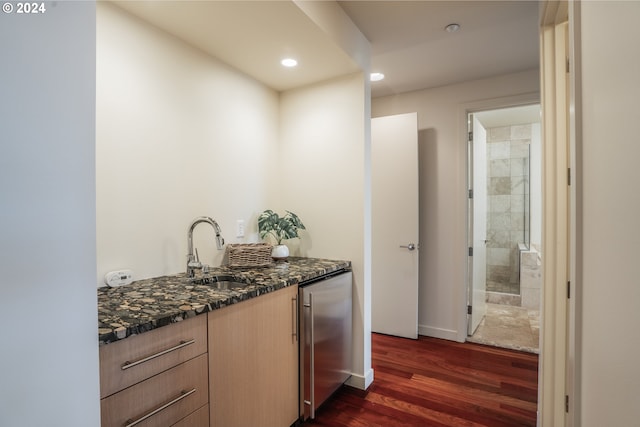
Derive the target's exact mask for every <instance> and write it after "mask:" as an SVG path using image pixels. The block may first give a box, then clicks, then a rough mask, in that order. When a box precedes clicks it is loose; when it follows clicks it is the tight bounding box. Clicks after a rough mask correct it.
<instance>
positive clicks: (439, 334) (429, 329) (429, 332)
mask: <svg viewBox="0 0 640 427" xmlns="http://www.w3.org/2000/svg"><path fill="white" fill-rule="evenodd" d="M418 334H420V335H424V336H427V337H433V338H441V339H443V340H449V341H459V339H458V331H453V330H451V329H441V328H434V327H433V326H426V325H418Z"/></svg>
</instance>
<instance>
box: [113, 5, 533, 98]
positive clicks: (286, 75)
mask: <svg viewBox="0 0 640 427" xmlns="http://www.w3.org/2000/svg"><path fill="white" fill-rule="evenodd" d="M115 3H116V4H117V5H118V6H120V7H121V8H123V9H125V10H127V11H129V12H130V13H132V14H134V15H136V16H138V17H140V18H141V19H143V20H145V21H147V22H150V23H151V24H153V25H155V26H157V27H160V28H162V29H163V30H165V31H167V32H169V33H170V34H173V35H174V36H176V37H178V38H180V39H182V40H184V41H186V42H187V43H189V44H191V45H193V46H195V47H196V48H198V49H201V50H203V51H205V52H207V53H209V54H211V55H212V56H215V57H217V58H219V59H220V60H222V61H223V62H225V63H227V64H229V65H230V66H232V67H234V68H236V69H238V70H240V71H242V72H243V73H245V74H247V75H249V76H251V77H253V78H255V79H256V80H259V81H261V82H263V83H264V84H266V85H268V86H269V87H272V88H273V89H275V90H277V91H284V90H289V89H293V88H295V87H300V86H304V85H308V84H311V83H314V82H318V81H322V80H326V79H330V78H333V77H336V76H339V75H344V74H348V73H352V72H356V71H358V70H359V68H358V66H357V64H356V63H355V62H354V61H352V60H351V58H349V56H348V55H347V54H346V53H344V52H343V51H342V50H341V49H340V48H338V46H337V45H336V44H335V43H334V42H333V41H332V40H331V39H329V38H328V37H327V36H326V34H324V33H323V31H322V30H321V29H320V28H319V27H318V26H317V25H316V24H315V23H314V22H312V21H311V19H309V17H307V16H306V15H305V13H304V12H302V10H301V9H300V8H299V7H298V6H297V5H296V4H295V3H293V2H290V1H264V0H263V1H244V0H236V1H158V0H153V1H152V0H146V1H118V2H115ZM338 4H339V5H340V6H341V7H342V9H343V10H344V11H345V13H346V14H347V15H348V16H349V17H350V18H351V20H352V21H353V22H354V23H355V24H356V25H357V26H358V28H359V29H360V31H361V32H362V33H363V34H364V36H365V37H366V38H367V39H368V40H369V41H370V43H371V48H372V58H371V65H372V71H379V72H382V73H384V74H385V76H386V78H385V79H384V80H383V81H381V82H374V83H372V86H371V92H372V96H373V97H379V96H385V95H393V94H398V93H402V92H408V91H413V90H418V89H426V88H432V87H438V86H443V85H448V84H453V83H458V82H462V81H467V80H474V79H479V78H485V77H491V76H496V75H501V74H507V73H512V72H517V71H523V70H528V69H532V68H537V67H538V3H537V2H535V1H524V0H515V1H506V0H502V1H484V0H475V1H458V0H449V1H428V0H425V1H356V0H353V1H339V2H338ZM453 22H455V23H457V24H459V25H460V26H461V28H460V30H459V31H457V32H455V33H448V32H446V31H445V30H444V27H445V26H446V25H447V24H450V23H453ZM287 56H293V57H296V59H298V62H299V65H298V67H296V68H294V69H287V68H283V67H282V66H281V65H280V63H279V62H280V60H281V59H282V58H284V57H287Z"/></svg>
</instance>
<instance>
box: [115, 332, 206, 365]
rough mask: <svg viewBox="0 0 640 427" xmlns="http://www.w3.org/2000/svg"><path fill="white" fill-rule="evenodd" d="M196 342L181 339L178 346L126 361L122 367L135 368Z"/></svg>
mask: <svg viewBox="0 0 640 427" xmlns="http://www.w3.org/2000/svg"><path fill="white" fill-rule="evenodd" d="M195 342H196V340H189V341H180V344H178V345H176V346H173V347H171V348H168V349H166V350H162V351H161V352H159V353H156V354H152V355H151V356H147V357H145V358H143V359H139V360H136V361H135V362H124V363H123V364H122V367H121V369H122V370H123V371H124V370H125V369H129V368H133V367H134V366H138V365H139V364H141V363H144V362H148V361H149V360H152V359H155V358H156V357H160V356H164V355H165V354H167V353H171V352H172V351H176V350H179V349H181V348H182V347H186V346H188V345H191V344H193V343H195Z"/></svg>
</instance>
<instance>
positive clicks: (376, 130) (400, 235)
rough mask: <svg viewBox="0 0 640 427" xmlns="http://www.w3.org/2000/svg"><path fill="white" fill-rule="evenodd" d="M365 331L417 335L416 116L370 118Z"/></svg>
mask: <svg viewBox="0 0 640 427" xmlns="http://www.w3.org/2000/svg"><path fill="white" fill-rule="evenodd" d="M371 199H372V214H371V217H372V218H371V222H372V229H373V231H372V247H371V252H372V253H371V257H372V268H371V271H372V276H371V289H372V292H371V330H372V331H373V332H380V333H384V334H388V335H396V336H401V337H406V338H414V339H415V338H417V337H418V218H419V217H418V213H419V205H418V114H417V113H409V114H399V115H394V116H387V117H379V118H375V119H372V120H371Z"/></svg>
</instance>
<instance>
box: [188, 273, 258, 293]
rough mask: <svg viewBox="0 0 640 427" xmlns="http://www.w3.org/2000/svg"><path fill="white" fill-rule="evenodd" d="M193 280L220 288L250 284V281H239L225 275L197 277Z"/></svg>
mask: <svg viewBox="0 0 640 427" xmlns="http://www.w3.org/2000/svg"><path fill="white" fill-rule="evenodd" d="M194 282H195V283H198V284H201V285H207V286H211V287H212V288H215V289H220V290H227V289H244V288H246V287H247V286H249V285H250V283H245V282H240V281H238V279H236V278H235V277H233V276H227V275H219V276H205V277H199V278H197V279H194Z"/></svg>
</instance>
